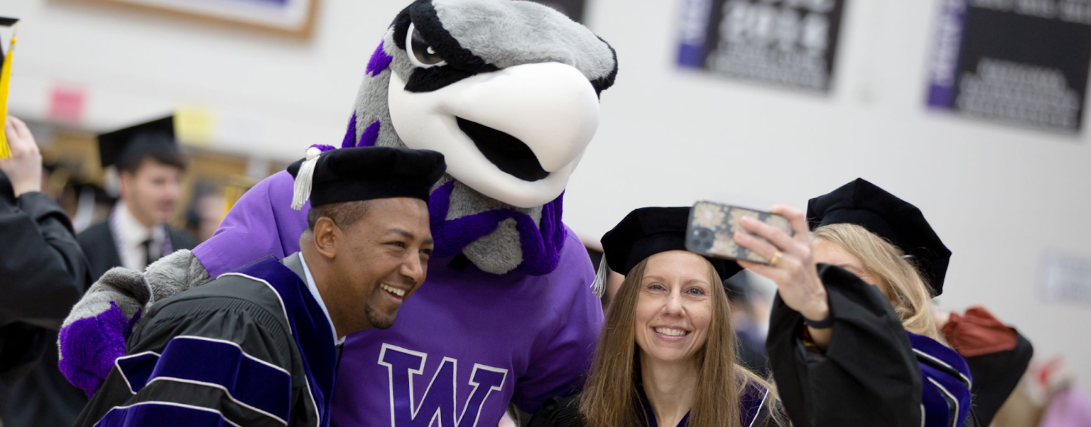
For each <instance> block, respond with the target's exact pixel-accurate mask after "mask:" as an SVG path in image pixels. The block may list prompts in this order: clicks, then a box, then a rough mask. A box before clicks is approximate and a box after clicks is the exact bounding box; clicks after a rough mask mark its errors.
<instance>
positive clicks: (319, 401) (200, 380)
mask: <svg viewBox="0 0 1091 427" xmlns="http://www.w3.org/2000/svg"><path fill="white" fill-rule="evenodd" d="M304 280H305V279H304V278H303V269H302V266H301V264H300V262H299V259H298V255H297V254H293V255H291V256H289V257H288V258H285V261H284V262H283V263H281V262H279V261H276V260H274V259H271V258H268V259H265V260H262V261H258V262H256V263H254V264H251V265H249V266H247V267H243V268H242V269H240V270H238V271H236V272H232V273H227V274H225V275H223V276H220V277H219V278H217V279H216V280H214V281H212V282H210V283H208V284H205V285H203V286H200V287H197V288H194V289H191V290H189V291H186V292H184V293H182V294H179V295H176V296H174V297H171V298H168V299H166V300H164V301H162V302H160V303H157V304H155V305H154V306H152V308H151V309H149V310H148V312H147V314H145V315H144V318H143V319H141V320H140V321H139V323H138V324H137V326H136V328H135V329H134V331H133V335H132V336H131V337H130V338H129V340H128V349H127V351H126V356H124V357H122V358H119V359H118V361H117V363H116V365H115V367H114V369H113V370H112V371H110V374H109V375H108V376H107V378H106V381H105V382H104V383H103V385H102V387H101V388H100V389H99V390H98V391H97V392H96V393H95V395H94V397H92V399H91V402H90V403H88V405H87V407H86V408H85V409H84V411H83V412H82V413H81V414H80V417H79V420H78V421H77V422H76V424H75V425H77V426H92V425H98V426H102V427H110V426H145V425H155V426H168V425H169V426H174V425H178V426H197V427H199V426H220V425H231V423H234V424H236V425H241V426H255V427H260V426H284V425H288V426H328V425H329V414H328V409H329V402H330V397H331V394H332V391H333V386H334V377H335V373H336V370H337V362H338V353H339V352H338V349H337V347H336V346H335V344H334V335H333V331H332V329H331V327H330V324H329V321H328V320H327V318H326V315H325V314H324V313H323V311H322V308H321V307H320V306H319V303H318V302H317V301H316V300H315V299H314V298H313V297H312V295H311V293H310V291H309V290H308V289H307V285H306V283H305V281H304ZM96 423H98V424H96Z"/></svg>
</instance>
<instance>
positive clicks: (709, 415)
mask: <svg viewBox="0 0 1091 427" xmlns="http://www.w3.org/2000/svg"><path fill="white" fill-rule="evenodd" d="M647 263H648V260H647V259H644V260H643V261H641V262H640V263H639V264H637V265H636V266H635V267H633V268H632V270H631V271H629V274H628V275H626V276H625V280H624V281H623V282H622V284H621V289H619V290H618V292H617V296H616V297H615V300H614V302H613V303H612V304H611V305H610V308H609V310H608V311H607V313H606V323H605V325H604V326H603V329H602V333H601V335H600V336H599V342H598V346H597V347H596V349H595V359H594V361H593V362H592V364H591V371H590V374H589V376H588V378H587V383H586V384H585V386H584V389H583V393H582V394H581V395H580V401H579V405H580V406H579V409H580V413H581V414H582V415H583V417H584V420H586V425H587V426H590V427H629V426H634V425H641V424H642V422H645V421H647V420H643V419H642V418H643V417H645V416H646V415H645V414H644V413H643V410H642V406H641V403H640V397H639V396H640V392H639V391H638V390H637V387H639V386H640V385H639V383H638V382H637V380H636V378H638V377H639V375H640V352H639V351H638V348H637V344H636V328H635V325H634V324H635V322H636V319H635V317H636V303H637V299H638V297H639V293H640V292H639V291H640V282H641V280H642V279H643V278H644V270H645V268H646V266H647ZM708 270H709V272H710V273H709V280H710V282H709V283H710V285H711V286H710V287H711V288H712V289H711V294H712V321H711V322H710V325H709V331H708V332H709V333H708V340H707V341H706V342H705V344H704V345H703V346H702V347H701V349H700V350H698V352H697V354H696V357H697V365H698V371H697V387H696V388H697V390H696V394H695V396H694V402H693V407H692V408H690V414H689V421H688V424H687V425H688V426H690V427H713V426H716V427H719V426H725V425H726V426H730V427H740V425H739V407H738V405H737V404H724V403H725V402H736V403H737V402H738V401H739V395H740V392H741V391H742V390H745V387H746V386H747V385H749V384H754V383H757V384H758V385H760V386H762V387H765V388H766V389H769V390H770V393H769V397H768V398H767V399H766V403H765V404H766V405H771V406H770V407H771V408H776V407H777V406H776V403H774V402H776V401H777V399H776V397H775V395H774V393H773V392H772V387H771V385H770V384H769V382H767V381H765V380H764V379H762V378H761V377H759V376H757V375H756V374H754V373H753V372H750V371H749V370H748V369H746V368H745V367H742V366H739V365H737V364H736V363H735V359H736V352H737V349H736V342H735V332H734V330H732V328H731V312H730V308H729V307H728V303H727V293H726V292H725V291H724V289H723V286H720V284H721V283H722V281H721V280H720V275H719V274H717V273H716V270H715V269H714V268H712V264H711V263H708ZM770 413H773V414H774V415H776V413H777V411H775V410H771V411H770ZM777 419H778V420H779V418H777ZM725 423H726V424H725ZM644 425H647V424H646V423H645V424H644Z"/></svg>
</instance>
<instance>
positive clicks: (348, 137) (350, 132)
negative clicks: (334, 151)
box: [341, 111, 356, 148]
mask: <svg viewBox="0 0 1091 427" xmlns="http://www.w3.org/2000/svg"><path fill="white" fill-rule="evenodd" d="M355 146H356V112H355V111H353V112H352V118H350V119H349V127H348V129H347V130H345V139H343V140H341V148H349V147H355Z"/></svg>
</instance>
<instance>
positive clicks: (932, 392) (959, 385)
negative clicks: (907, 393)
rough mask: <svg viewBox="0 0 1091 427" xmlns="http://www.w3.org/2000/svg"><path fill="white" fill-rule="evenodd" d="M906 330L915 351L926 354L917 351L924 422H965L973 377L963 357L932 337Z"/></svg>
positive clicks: (941, 426)
mask: <svg viewBox="0 0 1091 427" xmlns="http://www.w3.org/2000/svg"><path fill="white" fill-rule="evenodd" d="M907 334H908V335H909V342H911V343H912V344H913V350H914V352H919V353H924V354H926V355H927V356H925V355H921V354H919V353H918V354H917V365H918V366H920V370H921V379H922V381H921V405H922V406H924V422H923V425H924V426H925V427H949V426H952V425H957V426H962V425H964V424H965V422H966V418H967V416H968V415H969V414H970V387H971V382H972V381H973V378H972V377H971V375H970V368H969V366H967V365H966V360H965V359H963V358H962V356H960V355H959V354H958V352H956V351H955V350H953V349H951V348H949V347H947V346H945V345H943V344H940V343H939V342H937V341H935V340H933V339H931V338H928V337H925V336H921V335H917V334H913V333H909V332H907ZM956 408H957V410H956ZM952 417H954V418H955V420H952V419H951V418H952ZM952 421H955V422H952Z"/></svg>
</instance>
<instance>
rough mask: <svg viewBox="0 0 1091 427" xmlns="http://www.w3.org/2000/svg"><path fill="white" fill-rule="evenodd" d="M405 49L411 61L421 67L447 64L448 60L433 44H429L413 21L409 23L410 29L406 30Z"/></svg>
mask: <svg viewBox="0 0 1091 427" xmlns="http://www.w3.org/2000/svg"><path fill="white" fill-rule="evenodd" d="M405 50H407V51H408V53H409V62H412V63H413V65H416V66H418V67H420V68H430V67H441V66H444V65H447V62H446V61H444V60H443V58H442V57H440V56H439V54H437V53H436V50H435V49H432V46H429V45H428V41H427V40H425V39H424V36H422V35H421V34H420V32H419V31H417V28H416V27H415V26H413V24H412V23H410V24H409V31H407V32H406V36H405Z"/></svg>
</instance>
